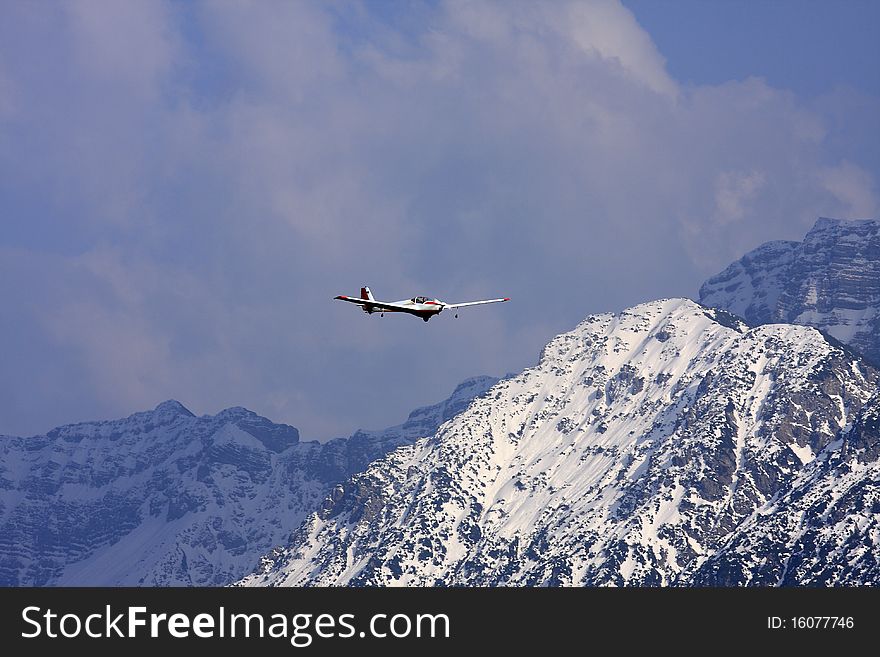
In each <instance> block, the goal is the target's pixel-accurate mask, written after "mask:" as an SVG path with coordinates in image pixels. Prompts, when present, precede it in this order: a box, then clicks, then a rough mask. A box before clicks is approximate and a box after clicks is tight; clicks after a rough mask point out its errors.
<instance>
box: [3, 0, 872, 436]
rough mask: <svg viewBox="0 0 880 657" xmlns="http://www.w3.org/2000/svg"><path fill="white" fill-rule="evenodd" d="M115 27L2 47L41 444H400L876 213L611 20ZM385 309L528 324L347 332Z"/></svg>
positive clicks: (146, 15)
mask: <svg viewBox="0 0 880 657" xmlns="http://www.w3.org/2000/svg"><path fill="white" fill-rule="evenodd" d="M104 6H105V5H104V4H101V5H91V4H82V5H80V4H76V5H72V6H67V5H64V6H63V8H62V10H61V11H60V14H61V18H51V19H43V18H42V17H40V19H39V20H36V19H33V20H30V19H29V20H26V21H25V20H23V21H17V23H18V25H19V28H18V31H17V32H18V34H13V33H11V32H10V31H9V30H10V28H9V27H8V24H7V26H6V27H5V28H4V25H0V62H3V63H4V67H5V68H4V70H5V71H6V73H7V77H8V80H9V85H10V86H11V88H13V89H15V103H16V107H26V108H27V109H28V110H29V111H28V112H26V113H23V114H22V113H17V114H16V119H15V120H16V121H17V123H15V124H14V125H13V124H12V123H10V122H9V119H8V118H7V119H4V118H3V116H2V115H0V137H2V138H3V139H4V140H5V143H7V144H9V148H7V149H4V151H2V152H0V174H2V175H0V193H5V194H6V195H7V196H8V198H10V202H9V203H8V204H7V208H10V209H9V210H7V211H6V216H5V217H4V221H5V222H8V223H9V224H10V225H11V227H10V228H9V229H7V230H5V231H4V236H3V237H2V238H0V239H5V240H7V241H6V242H5V243H6V244H7V245H11V246H13V247H16V249H18V247H21V248H24V249H25V251H24V252H25V253H29V254H30V255H28V256H22V255H21V253H22V252H21V251H20V250H16V249H13V250H11V251H10V250H6V251H0V268H2V269H3V272H4V273H5V275H6V277H7V278H6V286H7V287H6V288H5V290H6V294H7V297H6V298H7V299H8V301H7V303H6V305H5V307H4V308H3V309H2V310H0V312H2V313H4V315H3V320H4V322H3V324H4V325H6V326H13V323H12V322H11V319H13V318H14V319H15V324H14V326H15V327H17V328H16V329H15V331H17V332H15V331H13V329H7V334H6V336H5V337H6V343H7V344H8V345H9V347H10V349H11V350H12V351H16V352H17V353H22V354H25V353H26V354H29V355H30V357H28V358H25V357H22V358H20V359H16V360H15V361H14V362H12V363H10V364H9V365H8V367H9V368H10V371H11V372H12V376H10V377H8V378H7V380H6V383H3V384H0V385H2V386H4V387H0V417H12V416H16V417H20V418H23V419H21V420H20V421H19V424H18V425H17V426H24V425H25V424H27V423H28V422H30V423H33V424H35V425H36V424H39V423H41V422H46V421H48V418H49V417H50V415H51V414H50V413H47V412H45V410H44V409H46V408H54V409H57V413H58V414H57V415H56V416H51V417H52V418H53V421H58V422H61V421H65V420H67V419H77V418H79V419H85V418H88V417H91V416H96V417H97V416H101V415H107V414H110V415H115V414H119V413H122V412H128V411H131V410H136V409H138V408H142V407H144V406H147V405H149V404H152V403H155V401H159V400H161V399H162V398H165V397H171V396H178V397H180V398H181V401H183V402H184V403H188V404H190V405H193V406H194V408H195V410H198V411H200V412H201V411H204V412H208V411H214V410H217V409H219V408H220V407H221V406H223V405H231V404H243V405H246V406H249V407H252V408H254V409H255V410H257V411H262V412H265V413H267V414H269V415H270V416H271V417H273V419H277V420H280V421H288V422H291V423H293V424H295V425H298V426H300V428H301V429H303V430H304V435H305V436H306V437H307V438H309V437H328V436H329V435H333V434H336V435H341V434H344V433H347V432H349V431H351V430H352V429H354V428H355V427H356V426H368V427H378V426H383V425H385V424H388V423H391V422H395V421H398V420H400V419H402V415H403V414H404V413H405V412H406V411H408V410H410V409H411V408H413V407H415V406H416V405H419V404H422V403H427V402H430V401H432V400H436V399H439V398H441V397H442V396H443V395H444V394H445V393H447V392H448V391H449V390H450V389H451V388H452V386H453V385H454V384H455V383H456V382H457V381H458V380H460V379H461V378H464V377H465V376H470V375H473V374H477V373H483V372H487V373H495V374H501V373H504V372H506V371H509V370H513V369H517V368H519V367H522V366H524V365H527V364H529V363H530V362H532V361H533V360H534V358H535V357H536V355H537V353H538V351H539V349H540V347H541V346H542V343H543V342H544V341H545V340H546V339H548V338H549V337H551V336H552V334H554V333H556V332H559V331H562V330H564V329H567V328H570V327H571V326H572V325H574V324H575V323H576V322H577V321H578V320H579V319H581V318H582V317H583V316H584V315H585V314H586V313H588V312H593V311H604V310H609V309H614V308H620V307H623V306H625V305H628V304H631V303H634V302H637V301H642V300H645V299H647V298H652V297H658V296H669V295H674V294H694V293H695V292H696V288H697V286H698V285H699V283H700V282H701V280H702V278H703V277H704V276H705V275H707V274H710V273H714V271H717V270H718V269H720V268H722V267H723V266H725V265H726V264H727V262H728V261H729V260H731V259H732V258H736V257H739V256H740V255H741V254H742V252H744V251H745V250H746V249H748V248H752V247H754V246H756V245H757V244H758V243H760V242H763V241H765V240H767V239H779V238H788V239H794V238H798V237H800V236H802V235H803V233H804V232H805V231H806V229H807V228H808V227H809V223H810V222H811V221H812V220H814V219H815V217H816V216H818V215H830V216H834V215H835V214H838V213H842V212H843V213H850V212H852V213H856V214H864V213H871V212H876V206H877V202H876V194H875V189H876V187H875V181H874V178H873V173H872V172H871V171H870V170H868V169H866V168H864V167H861V168H860V164H861V160H860V159H859V157H858V156H857V155H853V154H852V153H851V147H850V146H847V145H846V143H849V142H846V143H845V142H843V141H840V140H834V139H833V129H832V128H829V126H828V125H827V122H826V120H825V117H824V115H823V114H822V111H821V110H820V109H811V108H809V107H806V106H805V105H804V104H803V103H801V102H800V101H799V99H797V98H796V97H795V96H793V95H792V94H791V93H787V92H783V91H780V90H778V89H774V88H772V87H770V86H769V85H768V84H767V83H766V82H763V81H761V80H757V79H750V80H746V81H742V82H731V83H727V84H722V85H717V86H711V87H695V88H691V87H687V88H679V86H678V85H677V83H676V82H675V81H674V80H672V79H671V78H670V77H669V75H668V73H667V72H666V69H665V65H664V62H663V58H662V55H661V54H660V53H658V52H657V49H656V47H655V46H654V45H653V43H652V41H651V39H650V36H649V35H647V34H646V33H645V32H644V31H643V30H642V29H641V28H640V27H639V25H638V24H637V22H636V21H635V19H634V17H633V16H632V14H631V13H630V12H629V11H628V10H626V9H625V8H623V7H622V6H621V5H619V4H618V3H615V2H597V3H581V2H575V3H566V2H553V3H512V2H504V3H491V2H450V3H441V4H440V5H439V6H437V7H436V8H434V7H433V6H431V5H429V6H428V7H427V8H426V9H424V11H423V13H421V14H418V15H417V18H418V20H417V21H415V25H413V24H412V22H410V23H407V22H406V21H404V22H403V23H402V24H405V25H407V31H406V32H402V31H396V29H395V27H394V26H393V24H392V23H387V24H383V23H382V21H381V19H380V18H377V17H375V16H370V15H369V14H370V12H371V11H372V10H373V6H372V5H370V4H369V3H367V4H365V5H358V6H357V7H356V8H357V9H358V10H359V11H361V12H362V14H361V15H362V16H363V21H362V22H359V23H358V24H357V25H356V26H355V27H356V28H358V29H359V30H360V31H356V30H354V29H353V28H352V25H351V24H350V23H346V22H345V21H342V22H341V23H340V16H339V14H338V13H334V12H336V8H335V7H334V6H332V5H330V6H328V5H325V4H321V3H302V2H298V3H283V4H274V3H273V4H268V3H256V4H253V5H247V4H242V3H219V2H208V3H203V4H201V5H198V6H197V7H195V8H192V7H191V6H190V5H183V6H181V5H166V4H161V3H145V4H137V5H131V4H129V3H120V4H119V5H118V6H116V5H114V8H113V9H112V11H113V12H121V13H122V15H120V16H115V17H114V18H113V19H112V20H110V19H107V18H106V17H105V16H103V15H101V14H100V12H98V13H96V11H97V10H98V9H99V8H102V7H104ZM22 11H24V10H22ZM28 11H29V12H30V11H31V9H28ZM40 11H42V10H39V11H37V10H34V12H33V13H36V14H39V13H40ZM398 11H407V9H398ZM108 15H109V14H108ZM4 29H5V30H6V31H5V32H4ZM37 54H40V55H41V56H42V57H43V59H41V58H40V57H38V56H37ZM46 59H48V60H50V61H53V62H55V64H54V65H53V66H51V67H41V66H40V62H41V61H44V60H46ZM11 62H15V65H14V66H13V65H12V64H11ZM0 94H2V91H0ZM845 106H846V99H841V100H840V101H839V102H838V103H837V104H836V111H838V112H841V111H843V108H845ZM860 116H861V118H860V119H859V121H861V122H862V123H863V124H864V125H862V124H859V125H849V126H847V127H846V129H847V130H854V131H858V130H860V129H861V130H862V131H864V130H865V129H866V128H871V127H874V128H875V129H876V118H873V119H871V118H869V116H868V114H867V113H866V114H864V116H862V115H860ZM4 121H5V122H4ZM868 121H873V123H868ZM834 129H837V128H834ZM840 144H843V145H840ZM841 162H843V164H840V163H841ZM15 240H19V242H20V243H18V242H16V241H15ZM22 244H23V245H24V246H22ZM13 252H14V253H16V254H18V255H12V254H13ZM36 263H40V264H39V266H37V264H36ZM9 281H14V282H13V283H10V282H9ZM58 281H62V284H57V282H58ZM363 283H368V284H370V285H371V286H372V287H373V289H374V291H375V292H376V293H377V294H379V295H381V296H383V297H384V296H391V297H403V296H405V295H408V294H410V293H422V292H424V293H427V294H436V295H438V296H441V297H447V298H449V299H451V300H465V299H466V298H468V297H471V296H474V297H477V296H482V295H492V296H494V295H496V294H504V295H509V296H511V297H513V298H514V302H513V303H511V304H505V305H504V306H503V307H501V308H496V309H490V310H488V311H482V312H480V311H474V312H472V313H468V314H467V315H466V316H464V317H462V319H461V320H458V321H457V322H456V321H454V320H450V319H449V318H446V317H441V318H438V319H437V320H433V321H432V322H431V323H430V324H428V325H423V324H422V323H421V322H418V323H416V322H415V320H410V319H409V318H399V317H394V318H391V317H389V318H385V319H381V320H380V319H379V318H367V317H363V316H361V315H360V314H358V313H356V312H355V311H353V310H352V309H351V308H348V307H340V306H342V304H334V302H332V301H331V297H332V296H333V295H335V294H338V293H341V292H346V291H356V290H357V288H358V287H360V285H362V284H363ZM41 341H42V342H41ZM41 345H42V348H41ZM41 352H43V353H46V354H51V362H50V359H48V358H47V357H43V356H41ZM55 380H69V381H87V382H88V385H86V386H82V387H81V388H80V389H77V391H76V395H72V394H71V393H68V392H66V391H65V389H64V388H59V387H57V386H54V385H50V384H47V383H45V382H47V381H50V382H51V381H55ZM22 382H23V383H22ZM22 389H23V390H29V391H32V392H33V396H34V401H33V403H31V404H23V402H22V396H21V392H20V390H22ZM65 394H70V395H71V396H70V397H69V398H68V400H67V401H65V402H64V403H61V401H60V399H61V398H62V397H64V395H65ZM4 400H5V401H4ZM22 409H26V410H22ZM71 409H84V410H83V413H84V415H78V416H77V418H72V417H70V414H71ZM89 409H90V410H89ZM87 410H89V412H86V411H87ZM35 428H36V427H35ZM40 428H41V429H43V430H45V429H46V428H48V427H46V426H42V425H41V426H40ZM2 430H8V429H7V428H6V427H0V431H2Z"/></svg>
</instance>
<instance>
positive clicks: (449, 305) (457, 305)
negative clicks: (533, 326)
mask: <svg viewBox="0 0 880 657" xmlns="http://www.w3.org/2000/svg"><path fill="white" fill-rule="evenodd" d="M504 301H510V297H504V298H503V299H485V300H484V301H467V302H465V303H447V304H444V305H443V307H444V308H464V307H465V306H481V305H483V304H484V303H503V302H504Z"/></svg>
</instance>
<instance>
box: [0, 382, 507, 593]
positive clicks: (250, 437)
mask: <svg viewBox="0 0 880 657" xmlns="http://www.w3.org/2000/svg"><path fill="white" fill-rule="evenodd" d="M496 381H497V379H494V378H491V377H477V378H475V379H469V380H467V381H465V382H464V383H462V384H461V385H460V386H459V387H458V388H457V389H456V390H455V392H454V393H453V395H452V397H450V398H449V399H447V400H445V401H443V402H441V403H439V404H436V405H434V406H429V407H425V408H421V409H417V410H416V411H413V413H411V414H410V417H409V419H408V420H407V421H406V422H405V423H404V424H402V425H399V426H395V427H391V428H390V429H387V430H385V431H375V432H366V431H360V432H357V433H356V434H355V435H354V436H352V437H351V438H350V439H336V440H333V441H330V442H329V443H324V444H321V443H318V442H300V440H299V434H298V432H297V430H296V429H295V428H293V427H291V426H287V425H283V424H274V423H272V422H270V421H269V420H267V419H265V418H262V417H259V416H257V415H256V414H254V413H252V412H250V411H248V410H246V409H244V408H230V409H227V410H225V411H222V412H221V413H218V414H217V415H214V416H203V417H195V416H193V414H192V413H190V412H189V411H188V410H186V409H185V408H184V407H183V406H182V405H180V404H179V403H178V402H175V401H168V402H165V403H163V404H160V405H159V406H158V407H157V408H156V409H155V410H153V411H149V412H144V413H136V414H134V415H132V416H130V417H128V418H125V419H122V420H114V421H107V422H90V423H82V424H75V425H69V426H64V427H60V428H58V429H54V430H53V431H50V432H49V433H48V434H47V435H45V436H34V437H31V438H17V437H8V436H7V437H0V585H5V586H10V585H13V586H14V585H88V586H96V585H190V584H197V585H219V584H227V583H229V582H232V581H235V580H236V579H238V578H240V577H242V576H243V575H245V574H246V573H247V572H249V571H250V570H252V569H253V567H254V565H255V564H256V563H257V561H258V558H259V556H260V555H261V554H264V553H265V552H267V551H268V550H270V549H272V547H273V546H276V545H281V544H284V543H286V542H287V538H288V534H289V532H290V529H291V528H294V527H296V526H297V525H299V523H300V522H301V521H302V520H303V518H305V517H306V515H307V514H308V513H310V512H312V511H314V510H315V509H317V508H319V507H320V504H321V502H322V501H323V500H324V499H325V498H326V497H327V495H328V494H329V492H330V491H331V490H332V487H333V486H334V485H335V484H336V483H338V482H340V481H342V480H344V479H346V478H347V477H349V476H350V475H351V474H353V473H355V472H358V471H360V470H362V469H363V468H364V467H365V466H366V464H367V463H369V462H370V461H372V460H373V459H375V458H378V457H380V456H382V455H384V454H385V453H387V452H388V451H390V450H392V449H394V448H396V447H398V446H400V445H405V444H408V443H411V442H412V441H414V440H415V439H417V438H419V437H422V436H427V435H431V434H433V433H434V432H435V431H436V430H437V427H438V426H439V425H440V424H441V423H442V422H444V421H446V420H448V419H449V418H451V417H453V416H454V415H455V414H456V413H458V412H460V411H461V410H463V409H464V408H465V407H466V406H467V404H468V403H469V402H470V401H471V399H472V398H473V397H475V396H477V395H479V394H481V393H483V392H484V391H485V390H486V389H488V388H489V387H490V386H491V385H492V384H494V383H495V382H496Z"/></svg>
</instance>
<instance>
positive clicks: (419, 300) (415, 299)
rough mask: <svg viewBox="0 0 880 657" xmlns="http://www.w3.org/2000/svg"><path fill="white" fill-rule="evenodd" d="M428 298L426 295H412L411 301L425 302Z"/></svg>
mask: <svg viewBox="0 0 880 657" xmlns="http://www.w3.org/2000/svg"><path fill="white" fill-rule="evenodd" d="M427 300H428V297H413V299H412V302H413V303H425V302H426V301H427Z"/></svg>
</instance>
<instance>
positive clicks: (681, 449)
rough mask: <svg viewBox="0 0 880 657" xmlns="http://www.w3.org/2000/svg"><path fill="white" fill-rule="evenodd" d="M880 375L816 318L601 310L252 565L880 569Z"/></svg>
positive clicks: (461, 570) (685, 575)
mask: <svg viewBox="0 0 880 657" xmlns="http://www.w3.org/2000/svg"><path fill="white" fill-rule="evenodd" d="M877 386H878V373H877V372H876V371H875V370H874V369H873V368H871V367H870V366H868V365H866V364H865V363H864V362H862V361H860V360H858V359H857V358H856V357H854V356H853V355H852V353H851V352H848V351H846V350H843V349H841V348H839V347H838V346H835V345H833V344H831V343H829V342H828V341H827V340H826V339H825V338H824V337H823V336H822V334H820V333H819V332H818V331H816V330H815V329H812V328H807V327H801V326H784V325H769V326H761V327H758V328H749V327H748V326H747V325H745V324H743V323H742V322H740V321H739V320H737V319H736V318H733V317H731V316H730V315H726V314H724V313H721V312H719V311H716V310H710V309H707V308H704V307H702V306H700V305H698V304H696V303H694V302H692V301H688V300H684V299H673V300H663V301H657V302H652V303H647V304H643V305H640V306H637V307H635V308H632V309H630V310H627V311H624V312H622V313H620V314H617V315H612V314H605V315H596V316H592V317H589V318H587V319H586V320H585V321H584V322H582V323H581V324H580V325H579V326H578V327H577V328H576V329H575V330H574V331H572V332H570V333H566V334H563V335H560V336H558V337H557V338H555V339H554V340H553V341H551V342H550V344H548V345H547V347H546V348H545V349H544V351H543V353H542V355H541V359H540V362H539V364H538V365H537V366H536V367H533V368H530V369H527V370H525V371H524V372H522V373H521V374H520V375H518V376H515V377H513V378H510V379H508V380H505V381H502V382H500V383H498V384H496V385H495V386H494V387H493V388H492V389H491V390H490V391H489V392H488V393H487V394H486V395H485V396H484V397H482V398H479V399H477V400H476V401H475V402H474V403H473V404H472V405H471V406H470V407H469V408H468V409H467V410H466V411H464V412H463V413H461V414H460V415H458V416H457V417H456V418H455V419H454V420H452V421H451V422H449V423H447V424H446V425H444V426H443V427H442V428H441V429H440V430H439V431H438V432H437V433H436V435H434V436H432V437H428V438H424V439H422V440H419V441H417V442H416V443H415V444H413V445H410V446H405V447H402V448H400V449H398V450H396V451H395V452H392V453H390V454H389V455H387V456H386V457H384V458H382V459H380V460H378V461H376V462H374V463H372V464H371V465H370V466H369V467H368V468H367V469H366V471H365V472H363V473H360V474H357V475H355V476H353V477H352V478H351V479H349V480H348V481H346V482H345V483H344V484H342V485H340V486H337V487H336V488H335V489H334V490H333V493H332V494H331V496H330V497H329V498H328V499H327V500H326V502H325V504H324V506H323V508H322V509H321V511H320V512H319V513H316V514H313V515H311V516H310V517H309V518H308V519H307V521H306V522H305V523H303V525H302V526H301V527H300V528H299V529H298V530H297V531H296V532H294V534H293V535H292V537H291V542H290V544H289V546H288V547H287V548H285V549H278V550H275V551H273V552H272V553H270V554H269V555H267V556H266V557H265V558H264V559H263V562H262V565H261V568H260V569H259V570H258V571H257V572H256V573H255V574H253V575H251V576H250V577H248V578H246V579H245V580H244V581H243V582H241V583H242V584H243V585H255V586H260V585H303V584H305V585H529V586H538V585H689V584H737V585H738V584H752V583H762V584H776V583H793V584H822V585H829V584H848V583H867V582H870V583H877V582H878V581H880V574H878V571H877V567H876V563H875V562H876V554H877V553H878V547H880V537H878V532H877V529H876V521H875V519H874V518H875V516H876V511H877V506H876V505H877V486H876V481H877V480H878V449H880V448H878V446H877V401H876V397H875V395H876V393H877V389H878V387H877ZM872 398H873V399H872ZM872 555H873V556H872Z"/></svg>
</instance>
